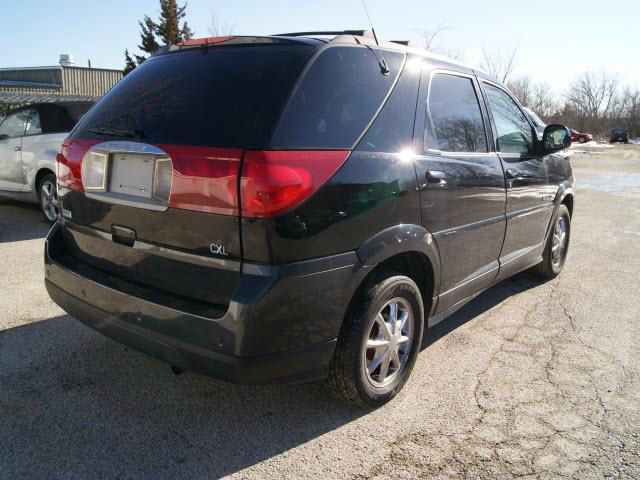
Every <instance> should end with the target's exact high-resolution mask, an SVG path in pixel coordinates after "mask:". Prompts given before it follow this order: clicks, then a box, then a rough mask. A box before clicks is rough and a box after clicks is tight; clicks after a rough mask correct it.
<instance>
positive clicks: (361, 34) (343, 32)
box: [271, 30, 371, 37]
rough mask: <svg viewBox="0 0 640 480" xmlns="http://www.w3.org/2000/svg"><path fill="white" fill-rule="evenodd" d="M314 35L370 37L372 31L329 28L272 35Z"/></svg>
mask: <svg viewBox="0 0 640 480" xmlns="http://www.w3.org/2000/svg"><path fill="white" fill-rule="evenodd" d="M313 35H357V36H359V37H370V36H371V32H370V31H369V30H340V31H338V30H329V31H319V32H291V33H276V34H275V35H271V36H272V37H311V36H313Z"/></svg>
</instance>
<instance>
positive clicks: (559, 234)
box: [534, 205, 571, 280]
mask: <svg viewBox="0 0 640 480" xmlns="http://www.w3.org/2000/svg"><path fill="white" fill-rule="evenodd" d="M552 225H553V226H552V227H551V234H550V235H549V239H548V240H547V245H546V246H545V248H544V252H543V253H542V262H540V263H539V264H538V265H536V266H535V267H534V269H535V272H536V273H537V274H538V275H540V276H541V277H542V278H545V279H548V280H550V279H552V278H555V277H557V276H558V275H559V274H560V272H561V271H562V267H564V262H565V260H566V259H567V252H568V251H569V240H570V238H571V215H570V214H569V209H568V208H567V207H566V206H565V205H560V206H559V207H558V210H557V211H556V214H555V216H554V217H553V224H552Z"/></svg>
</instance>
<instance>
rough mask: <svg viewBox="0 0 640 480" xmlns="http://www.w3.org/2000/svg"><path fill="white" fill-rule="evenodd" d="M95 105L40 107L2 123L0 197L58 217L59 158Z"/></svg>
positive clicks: (12, 115)
mask: <svg viewBox="0 0 640 480" xmlns="http://www.w3.org/2000/svg"><path fill="white" fill-rule="evenodd" d="M92 105H93V103H91V102H74V103H40V104H34V105H28V106H26V107H21V108H18V109H16V110H13V111H11V112H9V113H8V114H7V115H6V117H5V118H4V120H2V123H0V196H3V197H10V198H13V199H15V200H22V201H27V202H34V203H35V202H38V203H40V207H41V209H42V213H43V214H44V217H45V218H46V219H47V221H49V222H54V221H55V220H56V218H57V216H58V199H57V194H56V176H55V171H56V155H57V153H58V150H59V149H60V145H61V144H62V142H63V141H64V139H65V138H66V137H67V136H68V135H69V132H70V131H71V129H72V128H73V127H74V126H75V124H76V123H77V121H78V120H79V119H80V117H81V116H82V115H84V113H85V112H86V111H87V110H88V109H89V108H90V107H91V106H92Z"/></svg>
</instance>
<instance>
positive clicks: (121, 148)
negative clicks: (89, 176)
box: [90, 140, 169, 157]
mask: <svg viewBox="0 0 640 480" xmlns="http://www.w3.org/2000/svg"><path fill="white" fill-rule="evenodd" d="M90 150H100V151H103V152H107V153H146V154H148V155H161V156H163V157H169V155H167V153H166V152H165V151H164V150H161V149H160V148H158V147H156V146H155V145H149V144H148V143H141V142H131V141H126V140H112V141H108V142H102V143H98V144H97V145H94V146H93V147H91V149H90Z"/></svg>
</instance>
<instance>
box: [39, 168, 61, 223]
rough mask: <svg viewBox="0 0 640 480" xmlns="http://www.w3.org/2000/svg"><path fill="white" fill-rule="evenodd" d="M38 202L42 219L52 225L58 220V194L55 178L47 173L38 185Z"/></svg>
mask: <svg viewBox="0 0 640 480" xmlns="http://www.w3.org/2000/svg"><path fill="white" fill-rule="evenodd" d="M38 200H39V202H40V210H41V211H42V215H44V219H45V220H46V221H47V222H49V223H53V222H55V221H56V220H57V219H58V192H57V188H56V176H55V175H54V174H53V173H49V174H47V175H45V176H44V177H42V178H41V179H40V183H39V184H38Z"/></svg>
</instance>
